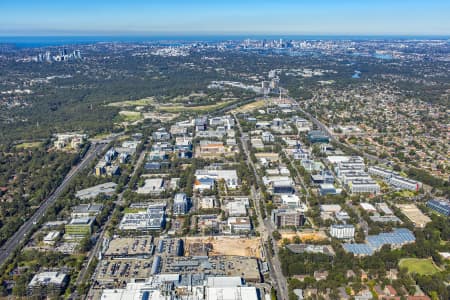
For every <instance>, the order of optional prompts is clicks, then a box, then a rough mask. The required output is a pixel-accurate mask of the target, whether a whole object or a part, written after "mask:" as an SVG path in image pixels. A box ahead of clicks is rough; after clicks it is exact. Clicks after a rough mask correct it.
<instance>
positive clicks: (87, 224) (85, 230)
mask: <svg viewBox="0 0 450 300" xmlns="http://www.w3.org/2000/svg"><path fill="white" fill-rule="evenodd" d="M94 222H95V218H93V217H87V218H74V219H72V220H70V222H69V223H68V224H66V226H65V233H66V234H67V235H69V236H72V237H78V238H79V237H81V238H82V237H86V236H90V235H92V228H93V226H94Z"/></svg>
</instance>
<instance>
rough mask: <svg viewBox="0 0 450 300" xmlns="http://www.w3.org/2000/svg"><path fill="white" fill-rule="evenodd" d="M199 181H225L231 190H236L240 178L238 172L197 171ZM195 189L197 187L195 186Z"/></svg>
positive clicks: (196, 175)
mask: <svg viewBox="0 0 450 300" xmlns="http://www.w3.org/2000/svg"><path fill="white" fill-rule="evenodd" d="M195 177H196V178H197V180H201V179H212V180H214V181H219V180H223V181H224V182H225V185H226V186H227V188H229V189H236V188H238V187H239V178H238V176H237V172H236V170H209V169H203V170H197V171H195ZM194 188H195V186H194Z"/></svg>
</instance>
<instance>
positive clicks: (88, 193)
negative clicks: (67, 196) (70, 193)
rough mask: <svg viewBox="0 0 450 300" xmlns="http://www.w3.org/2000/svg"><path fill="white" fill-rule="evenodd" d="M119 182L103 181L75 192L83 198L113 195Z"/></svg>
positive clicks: (78, 196)
mask: <svg viewBox="0 0 450 300" xmlns="http://www.w3.org/2000/svg"><path fill="white" fill-rule="evenodd" d="M116 187H117V184H116V183H114V182H107V183H102V184H99V185H96V186H93V187H90V188H87V189H84V190H80V191H78V192H76V193H75V196H76V197H77V198H80V199H81V200H87V199H93V198H95V197H97V196H99V195H102V194H103V195H105V196H112V195H114V193H115V192H116Z"/></svg>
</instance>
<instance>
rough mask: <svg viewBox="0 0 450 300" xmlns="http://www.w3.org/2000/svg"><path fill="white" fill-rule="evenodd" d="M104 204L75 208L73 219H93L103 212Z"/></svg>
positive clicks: (81, 205)
mask: <svg viewBox="0 0 450 300" xmlns="http://www.w3.org/2000/svg"><path fill="white" fill-rule="evenodd" d="M102 209H103V204H98V203H89V204H80V205H77V206H75V207H72V213H71V217H72V218H86V217H93V216H96V215H98V214H99V213H101V212H102Z"/></svg>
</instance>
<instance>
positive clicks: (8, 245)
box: [0, 136, 116, 265]
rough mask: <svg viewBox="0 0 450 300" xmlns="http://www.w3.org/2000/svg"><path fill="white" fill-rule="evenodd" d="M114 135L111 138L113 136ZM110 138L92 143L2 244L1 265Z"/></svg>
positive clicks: (0, 252)
mask: <svg viewBox="0 0 450 300" xmlns="http://www.w3.org/2000/svg"><path fill="white" fill-rule="evenodd" d="M115 137H116V136H114V137H113V138H115ZM111 140H112V139H108V140H104V141H103V142H102V143H95V144H92V145H91V147H90V148H89V150H88V151H87V153H86V154H85V155H84V157H83V158H82V159H81V161H80V162H79V163H78V164H77V165H76V166H74V167H72V169H71V170H70V171H69V173H67V175H66V177H65V178H64V180H63V181H62V182H61V184H60V185H59V186H58V187H57V188H56V190H55V191H54V192H53V193H52V194H51V195H50V196H49V197H48V198H46V199H45V200H44V201H43V202H42V203H41V205H40V206H39V208H38V209H37V210H36V211H35V212H34V214H33V215H32V216H31V218H29V219H28V220H27V221H25V223H23V224H22V226H21V227H20V228H19V230H17V231H16V233H14V234H13V235H12V236H11V237H10V238H9V239H8V240H7V241H6V242H5V244H4V245H3V246H2V248H1V250H0V265H3V264H4V263H5V262H6V261H7V260H8V258H9V257H10V255H11V254H12V253H13V252H14V251H15V250H16V249H17V247H18V246H19V245H20V244H21V243H22V242H24V239H25V238H26V237H27V236H28V234H29V233H30V232H31V231H32V229H33V227H34V225H36V224H37V223H39V221H40V220H41V219H42V218H43V217H44V215H45V212H46V210H47V209H48V208H49V207H50V206H51V205H53V204H54V203H55V201H56V199H57V198H58V197H59V196H60V195H61V193H62V192H63V191H64V189H65V188H66V187H67V186H68V185H69V183H70V182H71V180H72V179H73V178H74V177H75V176H76V175H77V174H78V173H79V172H80V171H81V170H83V168H84V167H86V166H87V165H89V163H90V162H92V160H93V159H95V158H96V157H97V155H98V154H100V153H101V152H102V151H104V150H105V149H106V147H107V145H108V143H109V142H110V141H111Z"/></svg>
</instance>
